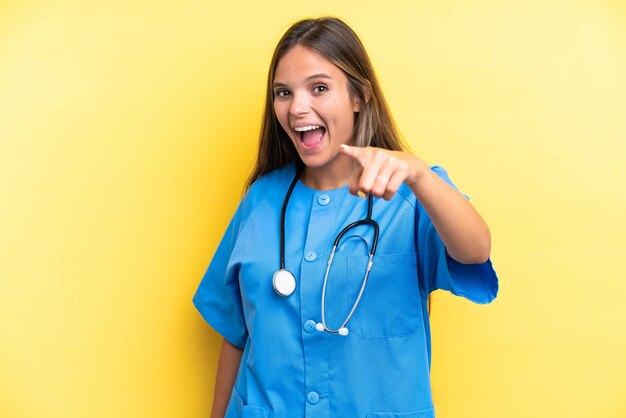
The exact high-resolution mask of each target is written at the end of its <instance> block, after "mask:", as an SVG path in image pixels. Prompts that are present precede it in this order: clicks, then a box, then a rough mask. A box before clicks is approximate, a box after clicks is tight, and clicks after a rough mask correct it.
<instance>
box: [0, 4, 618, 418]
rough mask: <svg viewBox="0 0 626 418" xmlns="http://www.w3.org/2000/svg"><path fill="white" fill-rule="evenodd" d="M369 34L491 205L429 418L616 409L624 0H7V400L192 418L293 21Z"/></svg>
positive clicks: (444, 337) (453, 306) (74, 413)
mask: <svg viewBox="0 0 626 418" xmlns="http://www.w3.org/2000/svg"><path fill="white" fill-rule="evenodd" d="M324 14H334V15H338V16H340V17H343V18H344V19H345V20H346V21H347V22H348V23H349V24H351V25H352V26H353V28H354V29H355V30H356V31H357V33H359V34H360V36H361V38H362V40H363V41H364V43H365V45H366V47H367V49H368V51H369V53H370V55H371V58H372V60H373V62H374V66H375V68H376V69H377V71H378V74H379V76H380V79H381V82H382V84H383V87H384V90H385V92H386V94H387V98H388V100H389V102H390V105H391V108H392V111H393V113H394V115H395V117H396V119H397V122H398V125H399V127H400V129H401V131H402V132H403V134H404V135H405V137H406V138H407V140H408V142H409V143H410V144H411V146H412V149H413V150H414V152H415V153H416V154H418V155H419V156H420V157H422V158H423V159H424V160H425V161H426V162H427V163H429V164H441V165H443V166H444V167H446V169H447V170H448V172H449V173H450V175H451V176H452V179H453V180H454V181H455V182H456V183H457V185H458V186H459V187H460V188H461V189H462V190H463V191H464V192H465V193H466V194H468V195H470V196H471V197H472V201H473V202H474V204H475V205H476V206H477V207H478V209H479V210H480V211H481V213H482V214H483V216H484V217H485V219H486V220H487V221H488V223H489V225H490V227H491V231H492V236H493V252H492V256H493V260H494V263H495V266H496V270H497V271H498V273H499V276H500V279H501V290H500V294H499V297H498V299H497V300H496V301H495V302H494V303H493V304H491V305H487V306H478V305H473V304H471V303H469V302H467V301H465V300H464V299H461V298H453V297H451V296H449V295H448V294H444V293H436V294H435V297H434V302H433V309H432V324H433V338H434V353H433V369H432V381H433V386H434V396H435V404H436V407H437V412H438V415H437V416H438V417H440V418H485V417H498V418H504V417H511V418H513V417H514V418H528V417H550V418H552V417H568V418H576V417H581V418H582V417H594V418H624V417H625V416H626V400H625V399H626V398H625V397H624V394H625V393H626V355H625V353H626V303H625V299H626V269H625V268H624V260H625V258H626V241H625V238H624V236H625V234H626V223H625V221H624V217H625V214H626V193H625V190H626V188H625V186H624V185H625V183H626V166H625V164H624V162H623V160H624V157H626V122H625V120H626V99H625V98H626V81H625V80H626V4H625V3H624V2H623V1H621V0H620V1H618V0H615V1H592V0H580V1H574V0H572V1H552V0H532V1H524V0H517V1H513V0H507V1H493V0H492V1H488V0H481V1H461V0H458V1H450V0H446V1H409V0H407V1H397V2H393V1H391V2H380V1H365V0H350V1H345V2H336V1H334V0H333V1H327V0H322V1H317V2H313V3H312V2H294V1H284V0H280V1H272V2H269V3H268V2H257V1H248V2H245V3H242V2H236V1H233V2H226V1H223V2H215V1H211V0H209V1H204V2H202V1H188V0H183V1H177V2H174V1H162V0H151V1H147V0H146V1H143V0H141V1H134V2H128V1H122V0H107V1H104V0H96V1H89V2H84V1H78V0H55V1H53V0H42V1H28V0H23V1H12V0H8V1H6V0H5V1H3V2H1V3H0V417H3V418H4V417H7V418H9V417H10V418H30V417H46V418H47V417H55V418H56V417H63V418H70V417H81V418H82V417H90V418H100V417H150V418H160V417H206V416H208V411H209V410H210V405H211V399H212V391H213V379H214V373H215V365H216V360H217V351H218V342H219V341H220V339H219V338H218V336H217V335H216V334H215V333H214V331H212V330H211V329H210V328H209V327H208V326H207V325H206V324H205V323H204V322H203V321H202V319H201V318H200V316H199V315H198V314H197V313H196V312H195V310H194V308H193V306H192V304H191V297H192V295H193V292H194V291H195V288H196V286H197V284H198V282H199V280H200V278H201V277H202V274H203V273H204V270H205V268H206V266H207V264H208V262H209V260H210V258H211V256H212V254H213V251H214V250H215V248H216V245H217V243H218V240H219V239H220V238H221V234H222V233H223V231H224V229H225V227H226V224H227V222H228V220H229V218H230V216H231V214H232V212H233V210H234V208H235V206H236V204H237V202H238V199H239V198H240V196H241V189H242V186H243V182H244V179H245V177H246V175H247V173H248V171H249V168H250V166H251V164H252V161H253V158H254V155H255V149H256V138H257V132H258V128H259V122H260V112H261V106H262V102H263V96H262V95H263V91H264V86H265V77H266V72H267V67H268V64H269V60H270V56H271V53H272V50H273V48H274V46H275V44H276V42H277V40H278V39H279V37H280V36H281V34H282V33H283V32H284V30H285V29H286V28H287V27H288V26H289V25H290V23H292V22H293V21H294V20H296V19H298V18H300V17H308V16H319V15H324Z"/></svg>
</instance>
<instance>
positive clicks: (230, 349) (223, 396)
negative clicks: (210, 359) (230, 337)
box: [211, 339, 243, 418]
mask: <svg viewBox="0 0 626 418" xmlns="http://www.w3.org/2000/svg"><path fill="white" fill-rule="evenodd" d="M242 354H243V350H242V349H240V348H237V347H235V346H234V345H232V344H231V343H229V342H228V341H227V340H226V339H224V340H223V341H222V348H221V350H220V357H219V361H218V364H217V376H216V378H215V393H214V395H213V409H212V410H211V418H223V417H224V414H225V413H226V407H227V406H228V401H229V400H230V394H231V392H232V390H233V385H234V384H235V378H236V377H237V371H238V370H239V364H240V363H241V356H242Z"/></svg>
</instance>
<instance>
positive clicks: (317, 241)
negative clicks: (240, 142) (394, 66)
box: [194, 18, 498, 418]
mask: <svg viewBox="0 0 626 418" xmlns="http://www.w3.org/2000/svg"><path fill="white" fill-rule="evenodd" d="M489 254H490V234H489V229H488V228H487V225H486V224H485V222H484V221H483V220H482V219H481V217H480V215H479V214H478V213H477V212H476V210H475V209H474V208H473V207H472V205H471V204H470V203H469V202H468V201H467V200H466V198H465V197H464V196H463V195H462V194H461V193H460V192H459V191H458V190H456V188H455V187H454V185H453V184H452V182H451V181H450V179H449V178H448V175H447V174H446V172H445V171H444V170H443V169H442V168H441V167H428V166H427V165H426V164H425V163H424V162H423V161H422V160H420V159H419V158H418V157H417V156H415V155H412V154H411V153H409V152H407V151H405V150H404V147H403V146H402V144H401V142H400V140H399V136H398V134H397V132H396V129H395V127H394V124H393V121H392V118H391V115H390V113H389V110H388V108H387V105H386V103H385V100H384V98H383V95H382V92H381V90H380V87H379V85H378V82H377V80H376V77H375V75H374V71H373V69H372V66H371V64H370V61H369V58H368V57H367V54H366V52H365V49H364V48H363V46H362V44H361V42H360V41H359V39H358V37H357V35H356V34H355V33H354V32H353V31H352V30H351V29H350V28H349V27H348V26H347V25H346V24H345V23H343V22H342V21H341V20H338V19H336V18H322V19H309V20H303V21H300V22H297V23H296V24H294V25H293V26H292V27H291V28H290V29H289V30H288V31H287V32H286V33H285V35H284V36H283V38H282V39H281V40H280V41H279V43H278V46H277V47H276V50H275V52H274V56H273V58H272V62H271V64H270V70H269V77H268V86H267V99H266V107H265V113H264V118H263V126H262V129H261V135H260V146H259V153H258V158H257V163H256V167H255V168H254V170H253V172H252V174H251V176H250V178H249V181H248V184H247V193H246V195H245V197H244V198H243V199H242V201H241V203H240V205H239V207H238V209H237V211H236V213H235V215H234V217H233V219H232V221H231V223H230V225H229V226H228V229H227V231H226V233H225V234H224V237H223V239H222V242H221V244H220V245H219V247H218V249H217V251H216V253H215V256H214V257H213V260H212V262H211V264H210V266H209V268H208V270H207V272H206V274H205V276H204V278H203V279H202V282H201V283H200V286H199V288H198V290H197V293H196V294H195V296H194V303H195V306H196V307H197V309H198V310H199V311H200V313H201V314H202V315H203V317H204V318H205V319H206V321H207V322H208V323H209V324H210V325H211V326H212V327H213V328H215V330H216V331H217V332H219V333H220V334H221V335H222V336H223V337H224V341H223V344H222V350H221V354H220V360H219V365H218V374H217V381H216V388H215V399H214V405H213V416H214V417H222V416H226V417H254V418H257V417H286V418H293V417H305V416H306V417H316V418H317V417H331V416H332V417H341V418H344V417H363V418H366V417H368V418H375V417H379V418H383V417H384V418H393V417H402V418H418V417H419V418H430V417H434V407H433V402H432V396H431V388H430V379H429V371H430V329H429V321H428V311H427V300H428V296H429V294H430V293H431V292H432V291H434V290H436V289H445V290H448V291H450V292H452V293H454V294H456V295H460V296H463V297H466V298H468V299H470V300H472V301H474V302H477V303H488V302H490V301H491V300H493V299H494V298H495V296H496V293H497V288H498V280H497V277H496V274H495V272H494V270H493V268H492V266H491V262H490V260H489Z"/></svg>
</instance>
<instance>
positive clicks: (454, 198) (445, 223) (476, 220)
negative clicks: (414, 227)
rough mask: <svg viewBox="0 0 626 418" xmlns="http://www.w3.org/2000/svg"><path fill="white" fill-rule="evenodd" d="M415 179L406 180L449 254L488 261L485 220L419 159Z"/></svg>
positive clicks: (462, 260)
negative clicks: (409, 181)
mask: <svg viewBox="0 0 626 418" xmlns="http://www.w3.org/2000/svg"><path fill="white" fill-rule="evenodd" d="M416 169H417V175H416V176H415V181H414V182H412V183H410V184H408V185H409V187H410V188H411V190H412V191H413V193H414V194H415V196H416V197H417V199H418V200H419V202H420V203H421V204H422V206H423V207H424V209H425V210H426V212H427V213H428V215H429V216H430V218H431V220H432V222H433V225H434V226H435V229H436V230H437V232H438V233H439V236H440V237H441V240H442V241H443V243H444V245H445V246H446V250H447V252H448V254H449V255H450V256H451V257H452V258H454V259H455V260H456V261H458V262H460V263H464V264H480V263H484V262H485V261H487V259H488V258H489V254H490V251H491V235H490V233H489V228H488V227H487V224H486V223H485V222H484V221H483V219H482V218H481V216H480V214H479V213H478V212H477V211H476V210H475V209H474V207H473V206H472V204H471V203H470V202H468V201H467V200H466V199H465V198H464V197H463V196H462V195H461V194H460V193H459V192H458V191H456V190H454V188H452V187H451V186H450V185H449V184H448V183H446V182H445V181H444V180H443V179H442V178H440V177H439V176H438V175H437V174H436V173H434V172H433V171H432V170H431V169H430V168H429V167H428V166H427V165H426V164H424V162H422V161H421V160H418V163H417V166H416Z"/></svg>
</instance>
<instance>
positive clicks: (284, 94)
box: [274, 89, 289, 97]
mask: <svg viewBox="0 0 626 418" xmlns="http://www.w3.org/2000/svg"><path fill="white" fill-rule="evenodd" d="M287 96H289V91H288V90H285V89H280V90H276V91H275V92H274V97H287Z"/></svg>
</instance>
